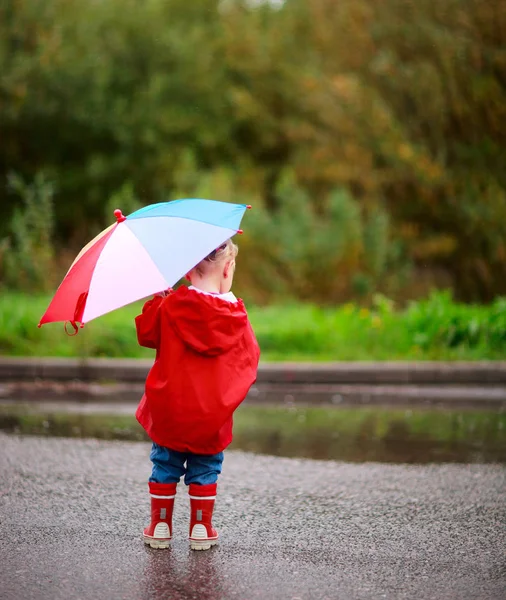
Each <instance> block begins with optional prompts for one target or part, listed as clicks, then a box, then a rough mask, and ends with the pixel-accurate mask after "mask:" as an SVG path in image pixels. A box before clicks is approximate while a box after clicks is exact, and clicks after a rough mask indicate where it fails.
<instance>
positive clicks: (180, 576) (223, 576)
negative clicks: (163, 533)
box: [0, 434, 506, 600]
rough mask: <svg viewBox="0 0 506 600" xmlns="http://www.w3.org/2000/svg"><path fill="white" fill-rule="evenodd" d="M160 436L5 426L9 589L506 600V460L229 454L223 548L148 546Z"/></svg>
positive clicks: (180, 508) (2, 534) (1, 582)
mask: <svg viewBox="0 0 506 600" xmlns="http://www.w3.org/2000/svg"><path fill="white" fill-rule="evenodd" d="M148 454H149V445H148V444H146V443H139V442H132V443H126V442H103V441H96V440H77V439H72V440H71V439H56V438H51V439H45V438H35V437H17V436H8V435H5V434H0V598H2V600H10V599H31V598H34V599H35V598H36V599H51V600H59V599H74V598H79V599H99V598H111V599H116V598H125V599H130V598H132V599H151V598H163V599H174V600H177V599H193V598H195V599H198V600H215V599H216V600H218V599H223V600H229V599H230V600H232V599H234V600H235V599H240V600H248V599H267V600H270V599H273V600H277V599H287V600H312V599H315V600H316V599H369V598H370V599H378V598H396V599H397V598H399V599H401V598H406V599H429V598H431V599H438V600H440V599H447V598H452V599H453V598H454V599H459V600H465V599H473V600H476V599H483V600H485V599H490V600H492V599H493V600H500V599H505V598H506V468H505V467H504V466H499V465H469V466H466V465H428V466H427V465H426V466H403V465H383V464H372V463H369V464H358V465H357V464H347V463H337V462H324V461H315V460H299V459H288V458H274V457H269V456H255V455H251V454H246V453H241V452H232V451H230V452H228V453H226V457H225V463H224V472H223V474H222V476H221V479H220V483H219V490H218V491H219V497H218V500H217V505H216V511H215V524H216V526H217V528H218V529H219V531H220V534H221V543H220V545H219V546H218V547H216V548H214V549H212V550H210V551H209V552H201V553H196V552H193V553H192V552H190V550H189V548H188V543H187V541H186V535H187V528H188V499H187V493H186V488H185V487H184V486H183V485H180V486H179V488H178V496H177V498H176V508H175V519H174V528H175V540H174V542H173V546H172V548H170V549H168V550H152V549H149V548H146V547H145V546H144V544H143V543H142V541H141V537H140V534H141V531H142V528H143V527H144V526H145V524H146V522H147V519H148V512H149V498H148V494H147V484H146V480H147V477H148V475H149V460H148Z"/></svg>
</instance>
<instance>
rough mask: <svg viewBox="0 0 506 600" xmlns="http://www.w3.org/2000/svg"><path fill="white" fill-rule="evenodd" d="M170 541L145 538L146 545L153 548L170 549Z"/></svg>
mask: <svg viewBox="0 0 506 600" xmlns="http://www.w3.org/2000/svg"><path fill="white" fill-rule="evenodd" d="M170 542H171V540H170V539H157V538H150V537H146V536H144V543H145V544H146V545H147V546H151V548H155V549H156V548H170Z"/></svg>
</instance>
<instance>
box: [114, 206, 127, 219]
mask: <svg viewBox="0 0 506 600" xmlns="http://www.w3.org/2000/svg"><path fill="white" fill-rule="evenodd" d="M114 216H115V217H116V221H117V222H118V223H122V222H123V221H126V217H125V215H124V214H123V213H122V212H121V210H120V209H119V208H117V209H116V210H115V211H114Z"/></svg>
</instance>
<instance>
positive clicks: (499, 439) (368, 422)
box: [0, 403, 506, 464]
mask: <svg viewBox="0 0 506 600" xmlns="http://www.w3.org/2000/svg"><path fill="white" fill-rule="evenodd" d="M70 404H71V403H69V405H68V407H67V410H65V408H64V407H65V404H63V403H62V404H61V405H57V404H55V403H53V404H52V405H43V404H40V403H33V404H25V405H19V404H18V403H15V404H14V403H13V404H3V405H0V430H3V431H5V432H10V433H17V434H23V435H47V436H65V437H94V438H99V439H108V440H114V439H116V440H133V441H141V440H147V438H146V436H145V434H144V432H143V430H142V429H141V428H140V426H139V425H138V424H137V422H136V421H135V418H134V416H133V414H134V411H135V406H134V405H127V406H122V407H121V409H120V407H119V406H118V407H115V406H114V405H107V406H104V405H103V404H101V405H98V404H97V405H96V407H97V409H96V410H94V409H93V406H90V404H89V403H83V404H82V405H81V409H80V410H77V409H74V410H71V409H70ZM75 405H76V406H77V407H79V406H80V405H79V403H75ZM107 411H109V414H107ZM234 423H235V424H234V442H233V444H232V446H231V447H230V448H231V449H236V450H246V451H249V452H256V453H262V454H271V455H275V456H288V457H300V458H317V459H324V460H340V461H348V462H365V461H368V462H370V461H372V462H389V463H404V464H405V463H411V464H423V463H443V462H454V463H490V462H500V463H506V413H505V412H501V411H475V410H463V411H457V410H448V409H438V410H426V409H411V410H408V409H405V410H402V409H388V408H372V407H357V408H324V407H317V408H302V407H275V406H271V407H268V406H251V405H243V406H241V407H240V408H239V410H238V411H237V412H236V414H235V417H234Z"/></svg>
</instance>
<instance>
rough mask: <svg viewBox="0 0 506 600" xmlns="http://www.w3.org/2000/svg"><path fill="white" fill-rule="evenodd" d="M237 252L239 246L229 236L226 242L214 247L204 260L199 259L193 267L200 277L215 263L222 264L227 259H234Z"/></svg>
mask: <svg viewBox="0 0 506 600" xmlns="http://www.w3.org/2000/svg"><path fill="white" fill-rule="evenodd" d="M238 252H239V248H238V247H237V245H236V244H234V242H233V241H232V240H231V239H230V238H229V239H228V240H227V241H226V242H223V244H222V245H221V246H220V247H219V248H216V250H213V251H212V252H211V253H210V254H208V255H207V256H206V257H205V258H204V260H202V261H200V262H199V264H198V265H197V266H196V267H194V269H195V271H197V273H198V274H199V275H200V276H201V277H202V276H203V275H205V274H206V273H209V272H210V271H212V270H213V269H214V268H215V266H216V265H222V264H224V263H226V262H227V261H228V260H232V259H234V258H235V257H236V256H237V253H238Z"/></svg>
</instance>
